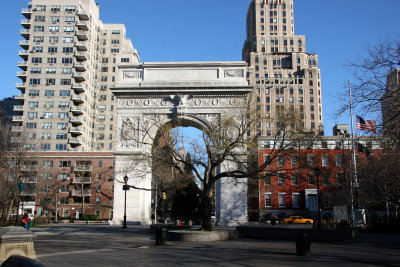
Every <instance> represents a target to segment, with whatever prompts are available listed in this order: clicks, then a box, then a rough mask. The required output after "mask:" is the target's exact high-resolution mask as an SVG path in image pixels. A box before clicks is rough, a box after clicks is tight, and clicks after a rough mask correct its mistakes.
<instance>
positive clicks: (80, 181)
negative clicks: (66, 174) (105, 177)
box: [72, 177, 92, 184]
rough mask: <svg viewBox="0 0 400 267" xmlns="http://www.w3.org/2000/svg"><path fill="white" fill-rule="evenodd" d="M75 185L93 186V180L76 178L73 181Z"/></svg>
mask: <svg viewBox="0 0 400 267" xmlns="http://www.w3.org/2000/svg"><path fill="white" fill-rule="evenodd" d="M72 183H73V184H91V183H92V179H91V178H90V177H82V178H80V177H75V178H74V180H73V181H72Z"/></svg>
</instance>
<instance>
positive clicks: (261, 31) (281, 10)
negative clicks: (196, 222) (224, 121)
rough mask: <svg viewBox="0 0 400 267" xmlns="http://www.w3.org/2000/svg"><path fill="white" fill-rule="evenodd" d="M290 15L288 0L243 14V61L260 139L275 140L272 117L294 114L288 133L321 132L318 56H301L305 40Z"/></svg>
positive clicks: (262, 2)
mask: <svg viewBox="0 0 400 267" xmlns="http://www.w3.org/2000/svg"><path fill="white" fill-rule="evenodd" d="M293 11H294V10H293V0H252V1H251V3H250V5H249V9H248V12H247V38H246V41H245V43H244V46H243V51H242V57H243V60H245V61H247V62H248V64H249V68H248V73H247V78H248V80H249V83H250V85H253V86H254V91H253V94H252V97H251V105H253V107H254V108H255V109H256V112H257V113H258V116H259V117H260V118H262V119H261V120H260V122H259V123H258V127H257V134H258V135H260V136H271V135H274V134H275V132H276V130H277V128H279V127H280V125H279V123H280V122H279V120H278V119H277V118H281V117H283V116H286V115H287V114H288V113H292V114H297V115H298V116H297V117H296V118H295V120H294V121H293V123H291V127H292V128H297V129H298V130H301V131H307V132H310V131H313V132H315V133H318V134H319V133H322V132H323V124H322V100H321V73H320V69H319V68H318V56H317V55H315V54H311V53H307V52H306V38H305V36H302V35H295V34H294V14H293Z"/></svg>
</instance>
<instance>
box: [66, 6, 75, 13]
mask: <svg viewBox="0 0 400 267" xmlns="http://www.w3.org/2000/svg"><path fill="white" fill-rule="evenodd" d="M75 10H76V6H65V11H67V12H73V11H75Z"/></svg>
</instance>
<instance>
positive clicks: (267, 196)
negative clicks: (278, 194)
mask: <svg viewBox="0 0 400 267" xmlns="http://www.w3.org/2000/svg"><path fill="white" fill-rule="evenodd" d="M265 207H266V208H271V207H272V194H271V193H265Z"/></svg>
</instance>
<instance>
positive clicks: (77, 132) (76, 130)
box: [69, 127, 83, 135]
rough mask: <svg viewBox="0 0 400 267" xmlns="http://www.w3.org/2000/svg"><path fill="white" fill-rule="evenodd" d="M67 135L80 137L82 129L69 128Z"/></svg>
mask: <svg viewBox="0 0 400 267" xmlns="http://www.w3.org/2000/svg"><path fill="white" fill-rule="evenodd" d="M69 133H71V134H75V135H82V134H83V128H82V127H71V128H69Z"/></svg>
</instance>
